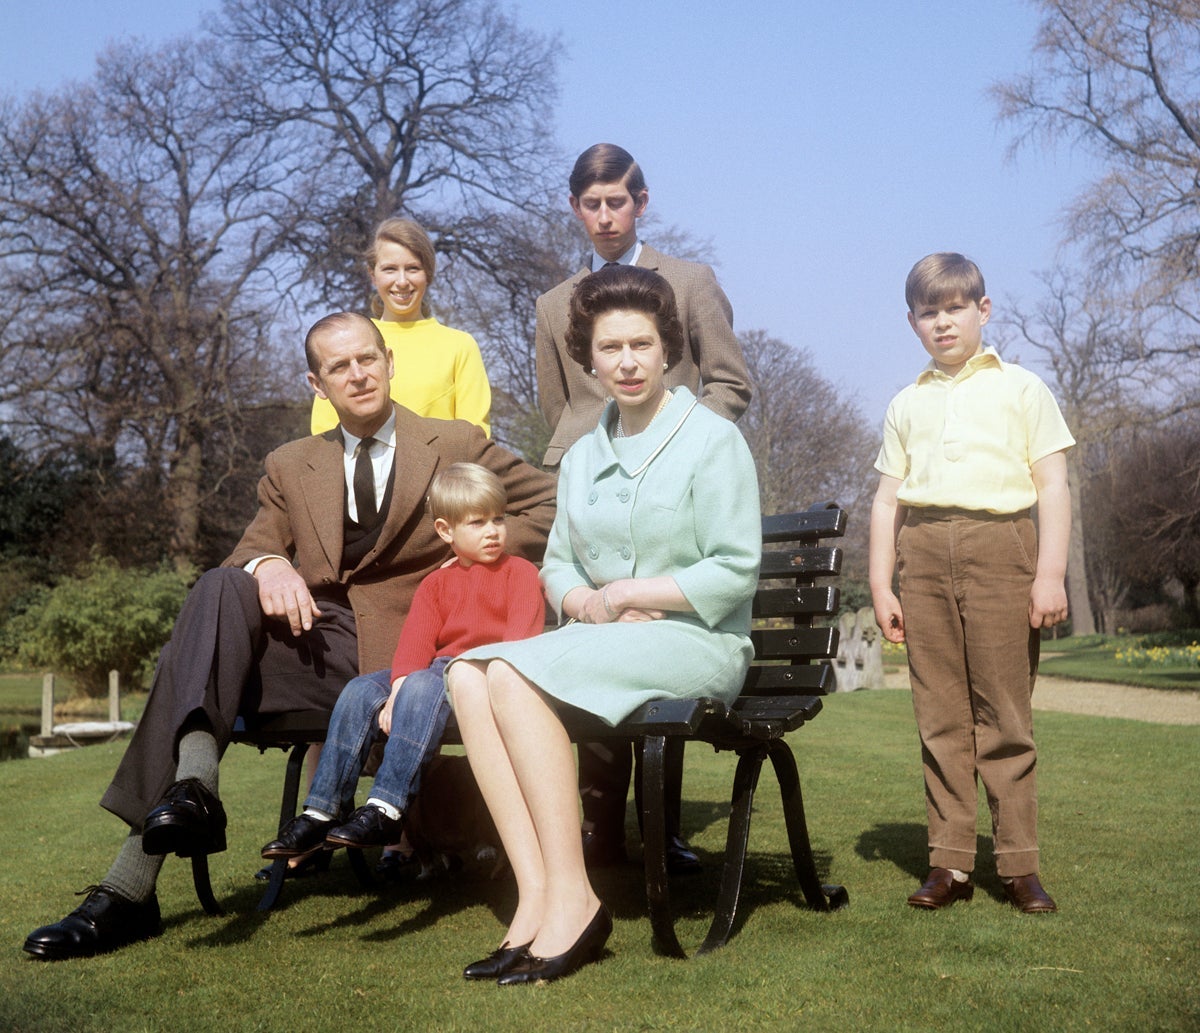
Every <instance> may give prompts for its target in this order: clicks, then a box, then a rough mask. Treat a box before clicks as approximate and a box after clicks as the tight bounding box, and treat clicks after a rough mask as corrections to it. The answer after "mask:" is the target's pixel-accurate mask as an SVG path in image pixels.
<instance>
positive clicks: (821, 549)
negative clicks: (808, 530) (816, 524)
mask: <svg viewBox="0 0 1200 1033" xmlns="http://www.w3.org/2000/svg"><path fill="white" fill-rule="evenodd" d="M841 569H842V550H841V548H840V546H837V545H814V546H811V547H805V548H800V549H792V550H790V551H789V552H764V553H763V554H762V567H761V568H760V570H759V575H758V576H759V577H760V578H763V579H766V578H797V577H799V578H811V577H831V576H833V575H834V574H837V573H839V572H840V571H841Z"/></svg>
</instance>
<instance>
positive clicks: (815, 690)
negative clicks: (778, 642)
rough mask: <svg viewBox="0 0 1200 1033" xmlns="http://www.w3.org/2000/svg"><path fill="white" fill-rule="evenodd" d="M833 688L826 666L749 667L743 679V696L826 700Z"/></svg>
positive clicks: (831, 678) (831, 677) (833, 678)
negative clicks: (823, 698) (821, 697)
mask: <svg viewBox="0 0 1200 1033" xmlns="http://www.w3.org/2000/svg"><path fill="white" fill-rule="evenodd" d="M836 684H837V681H836V677H835V675H834V673H833V668H832V667H831V666H830V665H829V664H827V663H824V664H772V665H765V664H764V665H763V666H762V667H751V668H750V672H749V673H748V674H747V675H746V687H745V688H744V689H743V690H742V693H743V695H756V694H761V695H764V696H778V695H795V694H797V693H802V694H807V695H815V696H827V695H828V694H829V693H830V692H832V691H833V689H834V686H835V685H836Z"/></svg>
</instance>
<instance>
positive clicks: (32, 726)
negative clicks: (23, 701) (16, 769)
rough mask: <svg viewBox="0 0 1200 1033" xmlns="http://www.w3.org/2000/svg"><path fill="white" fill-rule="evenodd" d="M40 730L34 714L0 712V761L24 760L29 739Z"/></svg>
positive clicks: (38, 720) (39, 721) (39, 720)
mask: <svg viewBox="0 0 1200 1033" xmlns="http://www.w3.org/2000/svg"><path fill="white" fill-rule="evenodd" d="M41 730H42V722H41V719H40V718H39V717H38V716H37V715H36V714H23V713H20V712H17V713H4V712H0V761H4V760H24V759H25V758H27V757H28V756H29V737H30V736H31V735H37V734H38V733H39V732H40V731H41Z"/></svg>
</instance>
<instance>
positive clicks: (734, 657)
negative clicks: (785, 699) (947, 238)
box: [447, 266, 762, 983]
mask: <svg viewBox="0 0 1200 1033" xmlns="http://www.w3.org/2000/svg"><path fill="white" fill-rule="evenodd" d="M568 347H569V349H570V351H571V355H572V357H573V358H574V359H575V360H576V361H578V362H580V363H581V364H583V365H584V367H585V369H587V370H588V371H589V372H590V373H592V374H593V375H594V376H596V378H597V379H598V380H599V382H600V384H601V387H602V388H603V389H604V391H605V392H606V393H607V394H608V395H609V396H611V397H612V398H613V401H612V402H610V403H609V404H608V406H607V407H606V408H605V410H604V413H603V415H602V417H601V420H600V423H599V425H598V426H597V428H596V430H595V431H594V432H593V433H592V434H591V435H589V436H587V437H585V438H582V439H580V440H579V441H578V442H577V443H576V444H575V445H574V446H572V448H571V449H570V451H568V452H567V454H566V456H565V457H564V458H563V463H562V470H561V474H560V477H559V483H558V511H557V516H556V518H555V522H554V527H553V528H552V530H551V532H550V541H549V544H548V546H547V550H546V558H545V564H544V566H543V570H542V582H543V586H544V587H545V590H546V594H547V596H548V598H549V600H550V602H551V604H552V605H553V606H554V608H555V609H556V610H557V612H558V613H559V616H560V619H564V620H567V621H568V626H566V627H563V628H560V629H559V630H557V631H555V632H553V633H551V634H548V635H542V636H539V637H537V638H534V639H530V640H528V641H526V642H519V643H505V644H501V645H496V646H485V647H481V648H479V649H474V650H470V651H469V652H467V653H464V654H463V655H462V656H461V657H459V658H458V659H457V660H456V661H454V662H453V663H452V664H451V665H450V667H449V668H448V670H447V684H448V686H449V691H450V696H451V700H452V702H453V705H454V710H455V714H456V716H457V720H458V724H459V728H460V730H461V732H462V737H463V742H464V744H465V745H466V749H467V755H468V757H469V758H470V761H471V766H472V770H473V771H474V772H475V777H476V780H477V781H478V782H479V785H480V788H481V790H482V792H483V795H484V799H485V800H486V801H487V803H488V807H489V809H490V810H491V812H492V816H493V818H494V819H495V821H496V826H497V828H498V829H499V831H500V835H501V838H502V840H503V842H504V847H505V850H506V851H507V853H508V858H509V861H510V862H511V864H512V867H513V871H514V874H515V875H516V878H517V888H518V891H519V898H518V904H517V912H516V915H515V916H514V918H513V921H512V923H511V924H510V925H509V928H508V933H507V936H506V938H505V940H504V942H503V944H502V946H501V947H500V948H499V949H498V950H497V951H495V952H493V954H491V955H490V956H489V957H488V958H485V959H483V960H482V961H480V962H476V963H474V964H473V965H470V966H468V967H467V970H466V973H465V974H466V976H467V977H468V978H492V977H496V978H498V979H499V980H500V981H501V982H502V983H517V982H536V981H544V980H547V979H555V978H559V977H560V976H563V975H567V974H569V973H570V972H572V971H574V970H575V969H576V968H578V967H579V966H580V965H582V964H585V963H587V962H588V961H592V960H595V958H596V957H597V956H598V955H599V953H600V951H601V949H602V947H603V945H604V942H605V941H606V939H607V937H608V933H609V931H611V928H612V922H611V919H610V918H609V916H608V912H607V911H606V910H605V908H604V906H603V905H602V904H601V903H600V902H599V900H598V898H597V897H596V895H595V893H594V892H593V890H592V887H591V884H590V882H589V881H588V877H587V873H586V871H585V869H584V863H583V853H582V847H581V841H580V835H579V811H578V808H579V798H578V793H577V791H576V786H575V760H574V754H573V751H572V749H571V744H570V742H569V740H568V739H567V736H566V732H565V731H564V729H563V727H562V724H561V722H560V721H559V719H558V717H557V715H556V713H555V706H556V705H558V704H559V703H567V704H570V705H571V706H573V707H577V708H580V709H583V710H587V711H589V712H591V713H593V714H596V715H598V716H600V717H601V718H603V719H604V720H606V721H608V722H610V723H612V724H616V723H617V722H618V721H620V720H621V719H622V718H623V717H625V716H626V715H628V714H629V713H631V712H632V711H633V710H635V709H636V708H637V707H638V706H639V705H641V704H642V703H645V702H646V701H648V700H653V699H664V698H668V697H696V696H715V697H718V698H721V699H725V700H727V701H729V702H732V701H733V699H734V698H735V697H736V696H737V694H738V692H739V690H740V688H741V685H742V681H743V679H744V677H745V673H746V669H747V667H748V666H749V663H750V659H751V656H752V653H753V650H752V647H751V644H750V637H749V632H750V607H751V601H752V598H753V595H754V590H755V587H756V584H757V579H758V566H759V559H760V552H761V535H762V529H761V520H760V514H759V506H758V482H757V478H756V476H755V471H754V461H753V459H752V458H751V456H750V451H749V449H748V448H747V447H746V444H745V441H744V440H743V439H742V437H741V435H740V433H739V432H738V430H737V428H736V427H734V425H733V424H732V423H730V422H729V421H727V420H725V419H723V418H721V417H720V416H717V415H715V414H714V413H712V412H710V411H709V410H707V409H705V408H704V407H702V406H700V405H697V404H696V399H695V398H694V397H693V395H692V394H691V392H689V391H688V390H687V389H686V388H683V387H677V388H675V389H674V390H673V391H668V390H667V389H666V387H665V385H664V382H663V374H664V372H665V371H666V370H667V369H668V368H669V367H670V365H671V364H672V363H673V362H675V361H678V357H679V355H680V353H681V352H682V348H683V334H682V330H681V328H680V325H679V320H678V316H677V314H676V309H675V301H674V295H673V294H672V292H671V288H670V286H669V285H668V284H667V282H666V281H665V280H663V279H662V278H661V277H660V276H658V275H657V274H655V273H653V272H650V271H649V270H645V269H640V268H637V267H633V266H613V267H610V268H606V269H602V270H600V271H599V272H596V273H593V274H592V275H591V276H588V277H586V278H585V279H584V280H583V281H582V282H581V283H580V285H579V287H578V288H577V289H576V291H575V294H574V295H573V297H572V300H571V323H570V329H569V331H568Z"/></svg>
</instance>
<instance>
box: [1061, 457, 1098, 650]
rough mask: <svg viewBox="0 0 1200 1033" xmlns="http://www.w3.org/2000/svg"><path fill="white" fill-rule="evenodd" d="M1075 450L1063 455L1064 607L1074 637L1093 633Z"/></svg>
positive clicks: (1081, 489)
mask: <svg viewBox="0 0 1200 1033" xmlns="http://www.w3.org/2000/svg"><path fill="white" fill-rule="evenodd" d="M1082 462H1083V455H1082V453H1081V450H1080V449H1079V448H1073V449H1072V450H1071V451H1070V452H1068V453H1067V486H1068V487H1069V488H1070V491H1071V543H1070V545H1069V546H1068V548H1067V605H1068V606H1069V607H1070V610H1071V632H1072V634H1074V635H1094V634H1096V617H1095V614H1094V612H1093V610H1092V600H1091V596H1090V593H1089V592H1088V573H1087V552H1086V550H1085V548H1084V543H1083V499H1082V494H1083V488H1082V482H1083V478H1082V477H1081V476H1080V469H1079V467H1080V464H1081V463H1082Z"/></svg>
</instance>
